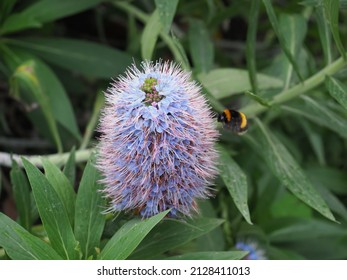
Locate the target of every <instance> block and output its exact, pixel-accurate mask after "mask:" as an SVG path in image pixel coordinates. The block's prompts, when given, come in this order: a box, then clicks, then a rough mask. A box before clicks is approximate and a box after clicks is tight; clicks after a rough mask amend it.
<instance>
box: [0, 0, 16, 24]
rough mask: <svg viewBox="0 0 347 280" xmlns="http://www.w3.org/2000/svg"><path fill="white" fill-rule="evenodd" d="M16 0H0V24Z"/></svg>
mask: <svg viewBox="0 0 347 280" xmlns="http://www.w3.org/2000/svg"><path fill="white" fill-rule="evenodd" d="M16 2H17V0H2V1H0V26H1V25H2V24H3V22H4V21H5V19H6V18H7V16H8V15H9V14H10V13H11V11H12V10H13V7H14V5H15V4H16Z"/></svg>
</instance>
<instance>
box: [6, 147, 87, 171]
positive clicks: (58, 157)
mask: <svg viewBox="0 0 347 280" xmlns="http://www.w3.org/2000/svg"><path fill="white" fill-rule="evenodd" d="M93 151H94V149H86V150H79V151H76V162H85V161H87V160H88V159H89V157H90V155H91V154H92V152H93ZM69 155H70V153H69V152H68V153H63V154H51V155H44V156H40V155H34V156H31V155H30V156H28V155H16V154H9V153H4V152H0V166H6V167H11V166H12V160H15V161H16V162H17V163H18V164H19V165H20V166H23V164H22V159H21V158H22V157H25V158H26V159H28V160H29V161H30V162H31V163H32V164H34V165H35V166H37V167H42V159H48V160H49V161H51V162H52V163H54V164H56V165H58V166H61V165H64V164H65V163H66V161H67V160H68V158H69Z"/></svg>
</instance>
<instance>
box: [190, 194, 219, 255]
mask: <svg viewBox="0 0 347 280" xmlns="http://www.w3.org/2000/svg"><path fill="white" fill-rule="evenodd" d="M199 210H200V216H201V217H206V218H217V216H218V214H217V211H218V210H217V209H215V208H214V207H213V205H212V201H211V200H210V199H209V200H207V199H206V200H201V201H199ZM196 248H197V249H198V251H223V250H224V249H225V238H224V235H223V231H222V228H221V227H217V228H215V229H214V230H211V231H210V232H208V233H206V234H204V235H203V236H201V237H199V238H197V240H196Z"/></svg>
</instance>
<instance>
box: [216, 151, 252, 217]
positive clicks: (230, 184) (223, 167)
mask: <svg viewBox="0 0 347 280" xmlns="http://www.w3.org/2000/svg"><path fill="white" fill-rule="evenodd" d="M218 150H219V157H220V166H219V169H220V176H221V177H222V179H223V182H224V184H225V186H226V187H227V189H228V191H229V193H230V196H231V197H232V199H233V201H234V203H235V205H236V207H237V209H239V211H240V213H241V214H242V216H243V217H244V218H245V220H246V221H247V222H248V223H249V224H252V222H251V217H250V214H249V209H248V204H247V199H248V196H247V189H248V184H247V177H246V175H245V173H244V172H243V171H242V169H241V168H240V167H239V166H238V165H237V163H236V162H235V161H234V160H233V159H232V158H231V157H230V155H229V153H228V151H227V150H226V149H225V148H223V146H221V145H219V146H218Z"/></svg>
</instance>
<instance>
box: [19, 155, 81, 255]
mask: <svg viewBox="0 0 347 280" xmlns="http://www.w3.org/2000/svg"><path fill="white" fill-rule="evenodd" d="M22 161H23V165H24V168H25V170H26V172H27V175H28V178H29V182H30V185H31V188H32V190H33V194H34V198H35V201H36V204H37V208H38V210H39V213H40V217H41V220H42V223H43V226H44V227H45V230H46V232H47V235H48V238H49V241H50V243H51V244H52V247H53V248H54V249H55V250H56V251H57V253H58V254H59V255H60V256H62V257H63V258H64V259H77V258H78V252H77V250H76V248H77V242H76V240H75V237H74V235H73V231H72V228H71V225H70V222H69V218H68V215H67V213H66V210H65V207H64V205H63V203H62V202H61V200H60V198H59V196H58V194H57V193H56V191H55V190H54V188H53V187H52V186H51V184H50V183H49V182H48V180H47V179H46V177H45V176H44V175H43V174H42V173H41V172H40V171H39V170H38V169H37V168H36V167H35V166H34V165H32V164H31V163H30V162H29V161H28V160H26V159H25V158H22Z"/></svg>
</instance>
